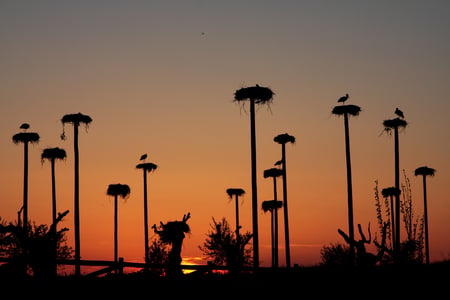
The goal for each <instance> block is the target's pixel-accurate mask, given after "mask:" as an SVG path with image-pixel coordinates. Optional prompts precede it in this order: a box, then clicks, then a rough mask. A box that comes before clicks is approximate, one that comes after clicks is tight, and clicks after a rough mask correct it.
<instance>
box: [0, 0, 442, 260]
mask: <svg viewBox="0 0 450 300" xmlns="http://www.w3.org/2000/svg"><path fill="white" fill-rule="evenodd" d="M378 2H379V3H378ZM378 2H377V3H371V4H368V3H361V2H359V1H349V2H345V3H343V4H342V6H339V7H338V6H337V4H336V3H335V2H333V1H324V2H320V3H316V2H306V3H304V4H298V3H285V4H284V5H282V6H280V5H279V4H278V3H277V2H276V1H265V2H258V5H255V3H253V2H251V1H249V2H246V3H240V2H239V4H236V3H233V2H227V3H226V4H225V3H215V2H213V3H209V2H201V1H198V2H192V3H191V2H181V3H177V2H169V3H167V2H166V1H162V2H161V3H159V2H152V3H151V4H150V3H141V2H137V1H130V2H128V1H127V2H126V3H127V4H126V5H125V3H122V2H120V1H109V2H108V4H104V3H102V2H98V3H97V2H96V3H95V4H92V3H91V4H86V3H78V2H77V3H70V4H69V3H65V4H62V3H59V2H55V1H44V2H42V3H40V4H39V5H38V4H33V3H32V4H21V3H7V4H1V6H0V7H1V9H0V42H1V44H2V45H4V49H2V51H1V52H0V65H1V68H0V70H1V71H0V99H1V100H0V103H1V110H0V114H1V115H0V145H1V147H0V159H1V164H0V165H1V170H0V182H1V184H2V187H3V188H2V191H3V197H2V201H1V202H0V216H1V217H2V219H3V220H7V221H12V220H15V219H16V217H17V211H18V210H19V209H20V207H21V205H22V176H23V147H22V146H18V145H14V144H13V143H12V140H11V137H12V136H13V135H14V134H15V133H17V132H19V126H20V124H21V123H23V122H28V123H30V125H31V128H30V130H29V131H35V132H38V133H39V134H40V136H41V140H40V142H39V144H37V145H34V146H31V147H30V153H29V159H30V166H29V217H30V218H31V219H32V220H34V221H36V222H37V223H48V222H49V220H50V218H51V185H50V184H51V183H50V164H49V163H48V162H45V163H44V164H41V160H40V154H41V152H42V150H43V149H45V148H47V147H55V146H58V147H62V148H64V149H66V151H67V154H68V158H67V160H66V161H65V162H58V163H57V166H56V172H57V184H58V186H57V193H58V210H59V211H64V210H66V209H69V210H70V211H71V213H69V215H68V216H67V217H66V218H65V219H64V221H63V223H62V225H63V226H66V227H68V228H69V229H70V231H69V232H68V234H67V237H68V242H69V244H70V245H72V246H73V230H72V226H73V214H72V211H73V145H72V142H73V130H72V128H71V127H69V126H67V127H66V136H67V140H66V141H61V140H60V139H59V136H60V134H61V133H62V125H61V122H60V119H61V118H62V116H63V115H64V114H68V113H77V112H82V113H84V114H88V115H90V116H91V117H92V119H93V122H92V124H91V126H90V127H89V129H88V130H87V132H86V131H85V130H84V129H83V130H80V136H79V141H80V176H81V177H80V209H81V256H82V258H83V259H112V258H113V253H114V249H113V209H114V207H113V199H112V198H111V197H109V196H107V195H106V189H107V186H108V185H109V184H110V183H123V184H128V185H129V186H130V187H131V196H130V198H129V199H128V200H127V201H126V202H123V201H120V205H119V255H120V256H123V257H124V258H125V260H133V261H142V260H143V257H144V253H143V252H144V242H143V241H144V237H143V211H142V209H143V202H142V199H143V187H142V174H141V172H140V171H139V170H136V169H135V166H136V164H138V163H139V157H140V155H141V154H143V153H148V156H149V160H148V161H150V162H153V163H156V164H157V165H158V166H159V168H158V170H156V172H155V173H152V174H150V175H149V177H148V178H149V222H150V225H152V224H154V223H159V221H163V222H166V221H171V220H175V219H181V218H182V216H183V215H184V214H185V213H187V212H191V215H192V218H191V219H190V220H189V224H190V226H191V229H192V232H191V234H190V235H188V236H187V238H186V240H185V242H184V248H183V252H182V255H183V256H185V257H189V256H199V255H201V252H200V251H199V250H198V246H199V245H201V244H202V243H203V241H204V239H205V236H206V234H207V231H208V229H209V226H210V224H211V222H212V217H214V218H215V219H220V218H222V217H226V218H227V220H228V221H229V222H230V224H232V225H234V216H235V213H234V203H233V202H232V201H229V200H228V198H227V195H226V193H225V191H226V189H227V188H229V187H241V188H243V189H244V190H245V191H246V192H247V194H246V195H245V196H244V197H243V198H242V202H241V206H240V213H241V216H240V220H241V224H242V227H243V230H245V231H250V230H251V228H252V226H251V182H250V180H251V179H250V127H249V115H248V111H249V109H248V106H244V107H240V106H239V105H238V104H236V103H233V102H232V100H233V93H234V91H235V90H236V89H239V88H241V87H243V86H249V85H254V84H256V83H258V84H260V85H261V86H268V87H270V88H272V89H273V90H274V92H275V93H276V95H275V98H274V101H273V103H272V104H271V105H270V107H260V108H258V109H257V117H256V126H257V129H256V131H257V159H258V162H257V167H258V174H259V178H258V196H259V202H260V203H261V202H262V201H264V200H269V199H270V198H272V195H273V192H272V180H271V179H264V178H263V171H264V169H267V168H270V167H272V166H273V163H274V162H275V161H277V160H279V159H280V156H281V147H280V146H279V145H278V144H276V143H274V142H273V137H274V136H276V135H278V134H280V133H285V132H287V133H289V134H291V135H294V136H295V137H296V140H297V142H296V144H294V145H287V167H288V190H289V214H290V231H291V246H292V250H291V254H292V258H291V261H292V263H298V264H300V265H311V264H315V263H318V262H319V261H320V254H319V251H320V249H321V248H322V246H323V245H327V244H329V243H335V242H343V240H342V238H341V237H340V235H339V234H338V233H337V228H342V229H343V230H346V229H347V223H346V222H347V207H346V201H347V198H346V197H347V194H346V177H345V152H344V151H345V148H344V147H345V146H344V128H343V119H341V118H338V117H336V116H333V115H332V114H331V110H332V108H333V107H334V106H335V105H337V103H336V100H337V99H338V98H339V97H340V96H342V95H343V94H345V93H349V94H350V99H349V101H348V103H351V104H356V105H359V106H361V108H362V112H361V114H360V116H358V117H356V118H351V119H350V135H351V137H350V140H351V155H352V167H353V169H352V171H353V193H354V214H355V224H358V223H361V224H363V227H366V225H367V223H368V222H369V221H370V222H371V224H372V226H371V227H372V235H374V234H375V229H376V228H377V226H376V211H375V205H374V198H373V188H374V186H375V184H374V181H375V180H377V179H378V180H379V184H380V189H381V188H385V187H388V186H392V185H393V184H394V182H393V181H394V151H393V150H394V139H393V137H390V136H388V135H386V134H382V130H383V126H382V121H383V120H384V119H389V118H393V117H394V116H395V115H394V110H395V108H396V107H400V108H401V109H402V110H403V111H404V113H405V116H406V120H407V121H408V123H409V125H408V127H407V128H406V129H405V130H404V131H403V132H401V134H400V155H401V157H400V168H401V169H404V170H405V172H406V174H407V176H408V177H409V178H410V180H411V184H412V192H413V201H414V209H415V212H416V214H417V215H419V214H421V213H422V211H423V202H422V201H423V200H422V181H421V178H416V177H414V175H413V171H414V169H415V168H417V167H420V166H423V165H428V166H429V167H433V168H435V169H436V170H437V173H436V176H435V177H434V178H430V179H429V180H428V199H429V222H430V225H429V226H430V232H429V234H430V251H431V253H430V257H431V261H438V260H443V259H448V258H449V255H450V241H449V239H448V237H449V235H450V223H449V222H448V218H449V216H450V204H449V203H450V202H449V199H448V194H449V187H448V182H450V175H449V173H448V170H449V169H450V163H449V159H448V157H449V153H450V151H449V150H450V142H449V141H450V139H449V128H450V118H449V112H450V104H449V103H450V102H449V101H448V99H449V95H450V84H449V81H448V78H450V76H449V75H450V74H449V71H448V70H450V59H449V56H448V53H450V52H449V50H450V39H449V36H450V34H449V32H448V28H450V24H448V23H449V21H448V18H446V17H445V16H447V15H448V13H449V12H450V5H449V4H448V3H447V2H445V1H444V2H440V1H431V2H427V3H422V2H414V1H409V2H405V3H403V4H400V3H394V4H393V3H391V2H389V1H386V2H384V1H378ZM188 3H189V4H188ZM202 33H205V34H202ZM279 187H280V188H279V191H280V194H279V198H281V181H280V182H279ZM279 216H280V218H279V220H280V223H279V226H280V234H279V236H280V241H279V244H280V247H281V246H283V245H284V239H283V236H284V233H283V229H282V228H283V223H282V213H281V212H280V215H279ZM259 228H260V248H261V250H260V251H261V264H262V265H269V264H270V235H269V234H270V229H269V228H270V217H269V214H264V212H263V211H262V210H260V211H259ZM280 264H281V265H283V264H284V250H283V249H281V250H280Z"/></svg>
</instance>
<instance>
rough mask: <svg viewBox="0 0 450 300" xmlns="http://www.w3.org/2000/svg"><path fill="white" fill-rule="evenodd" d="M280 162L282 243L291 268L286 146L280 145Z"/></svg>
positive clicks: (288, 266) (287, 264)
mask: <svg viewBox="0 0 450 300" xmlns="http://www.w3.org/2000/svg"><path fill="white" fill-rule="evenodd" d="M281 161H282V164H283V212H284V242H285V250H286V268H290V267H291V254H290V244H289V222H288V204H287V176H286V146H285V144H284V143H283V144H281Z"/></svg>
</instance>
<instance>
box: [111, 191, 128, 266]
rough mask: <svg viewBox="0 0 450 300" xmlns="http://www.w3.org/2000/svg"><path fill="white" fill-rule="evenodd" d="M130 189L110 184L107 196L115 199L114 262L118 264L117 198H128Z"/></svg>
mask: <svg viewBox="0 0 450 300" xmlns="http://www.w3.org/2000/svg"><path fill="white" fill-rule="evenodd" d="M130 192H131V190H130V187H129V186H128V185H127V184H120V183H116V184H110V185H109V186H108V190H107V191H106V194H107V195H109V196H113V197H114V262H115V263H116V264H117V263H118V262H119V259H118V258H119V256H118V253H119V246H118V238H117V235H118V230H117V225H118V207H117V198H118V197H119V196H120V197H122V199H126V198H128V196H129V195H130Z"/></svg>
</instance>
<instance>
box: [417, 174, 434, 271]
mask: <svg viewBox="0 0 450 300" xmlns="http://www.w3.org/2000/svg"><path fill="white" fill-rule="evenodd" d="M435 172H436V170H435V169H433V168H428V167H427V166H425V167H420V168H417V169H416V170H415V171H414V175H416V176H418V175H422V176H423V219H424V223H425V263H426V264H429V263H430V249H429V239H428V208H427V180H426V177H427V176H434V173H435Z"/></svg>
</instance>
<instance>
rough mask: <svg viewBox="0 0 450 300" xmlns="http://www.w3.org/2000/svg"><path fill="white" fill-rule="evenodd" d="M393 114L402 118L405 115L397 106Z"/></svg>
mask: <svg viewBox="0 0 450 300" xmlns="http://www.w3.org/2000/svg"><path fill="white" fill-rule="evenodd" d="M395 114H396V115H397V116H399V117H400V118H402V119H404V118H405V115H404V114H403V112H402V111H401V110H400V109H398V107H397V108H396V109H395Z"/></svg>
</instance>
